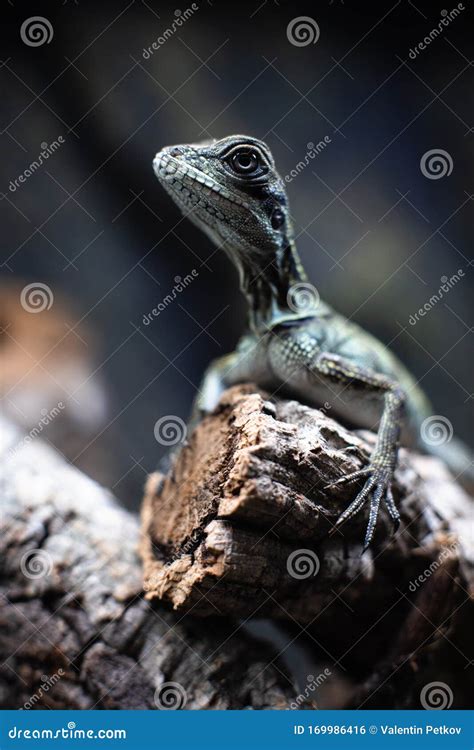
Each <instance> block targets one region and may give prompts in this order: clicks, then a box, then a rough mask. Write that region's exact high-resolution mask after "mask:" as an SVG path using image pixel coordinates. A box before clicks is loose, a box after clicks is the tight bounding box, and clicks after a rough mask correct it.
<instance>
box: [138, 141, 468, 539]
mask: <svg viewBox="0 0 474 750" xmlns="http://www.w3.org/2000/svg"><path fill="white" fill-rule="evenodd" d="M153 164H154V170H155V174H156V176H157V177H158V179H159V181H160V183H161V184H162V185H163V187H164V188H165V189H166V190H167V191H168V193H169V194H170V195H171V196H172V197H173V199H174V200H175V202H176V203H177V204H178V206H179V207H180V208H181V209H182V211H183V212H184V213H185V214H186V215H187V216H188V217H189V218H190V219H191V220H192V221H193V222H194V223H195V224H197V226H199V228H200V229H202V230H203V231H204V232H206V234H208V235H209V236H210V237H211V238H212V239H213V241H214V242H215V243H216V244H217V245H218V246H219V247H222V249H223V250H224V251H225V252H226V253H227V254H228V256H229V257H230V259H231V260H232V261H233V263H234V264H235V265H236V267H237V269H238V272H239V276H240V283H241V289H242V291H243V293H244V295H245V296H246V298H247V301H248V308H249V326H248V331H247V332H246V333H245V335H244V336H243V337H242V339H241V340H240V342H239V344H238V346H237V348H236V350H235V352H233V353H231V354H229V355H226V356H225V357H221V358H220V359H218V360H216V361H215V362H213V363H211V365H210V367H209V368H208V369H207V371H206V373H205V376H204V379H203V382H202V385H201V387H200V391H199V396H198V398H197V399H196V404H195V408H194V412H193V421H196V420H197V419H199V418H200V416H201V415H202V414H203V413H207V412H210V411H212V409H213V408H214V407H215V406H216V404H217V402H218V400H219V397H220V395H221V393H222V391H223V390H224V389H225V388H227V387H228V386H230V385H234V384H237V383H242V382H254V383H256V384H257V385H258V386H260V387H262V388H264V389H267V390H269V391H271V392H272V393H275V392H278V393H279V394H281V395H289V396H290V397H295V398H298V399H299V400H301V401H303V402H306V403H308V404H310V405H314V406H321V405H322V404H323V403H329V404H330V406H331V408H332V409H333V410H334V413H335V414H337V415H339V416H340V417H341V418H343V419H344V420H346V421H347V422H349V423H350V424H351V425H353V426H357V427H367V428H370V429H376V430H377V441H376V445H375V448H374V450H373V453H372V456H371V459H370V463H369V464H368V466H367V467H365V468H364V469H361V470H360V471H358V472H355V473H353V474H351V475H348V476H345V477H342V478H341V479H340V480H339V481H340V482H342V481H346V482H353V481H356V480H362V479H363V480H364V484H363V486H362V489H361V490H360V491H359V492H358V494H357V495H356V497H355V499H354V500H353V502H352V503H351V504H350V505H349V507H348V508H347V509H346V510H345V511H344V512H343V513H342V514H341V516H340V517H339V518H338V520H337V525H339V524H341V523H343V522H344V521H346V520H347V519H348V518H350V517H352V516H353V515H355V514H356V513H357V512H359V511H360V510H361V509H362V508H363V506H364V505H365V504H366V503H367V502H368V503H369V507H370V511H369V521H368V526H367V532H366V536H365V542H364V548H367V547H368V546H369V544H370V542H371V540H372V536H373V533H374V529H375V524H376V520H377V514H378V511H379V507H380V504H381V503H382V502H383V503H384V504H385V507H386V509H387V511H388V513H389V515H390V517H391V519H392V521H393V524H394V526H395V527H396V526H398V523H399V520H400V517H399V513H398V510H397V508H396V505H395V502H394V500H393V495H392V490H391V482H392V478H393V472H394V470H395V467H396V463H397V451H398V445H399V442H400V438H402V440H403V442H404V443H405V444H407V445H417V446H419V447H421V448H422V449H424V450H426V451H428V452H435V446H433V445H429V444H428V445H427V444H426V443H423V435H422V434H420V428H421V425H422V423H423V421H424V420H425V419H426V418H427V417H428V416H429V415H430V414H431V408H430V405H429V402H428V400H427V399H426V397H425V395H424V394H423V392H422V391H421V389H420V388H419V387H418V386H417V384H416V382H415V380H414V378H413V377H412V376H411V375H410V373H409V372H408V371H407V370H406V369H405V367H404V366H403V365H402V363H401V362H400V361H399V360H398V359H397V358H396V357H395V355H394V354H392V353H391V352H390V351H389V350H388V349H387V348H386V347H385V346H384V345H383V344H382V343H380V342H379V341H378V340H377V339H376V338H374V337H373V336H371V335H370V334H368V333H366V332H365V331H363V330H362V329H361V328H360V327H359V326H357V325H356V324H355V323H353V322H351V321H349V320H347V319H346V318H344V316H342V315H340V314H339V313H337V312H335V311H334V310H333V309H332V308H330V307H329V305H327V304H326V303H324V302H322V301H321V300H320V299H319V296H318V295H317V293H316V290H315V288H314V287H312V286H311V285H310V284H309V283H308V281H307V277H306V274H305V271H304V269H303V267H302V264H301V262H300V259H299V257H298V254H297V251H296V247H295V243H294V239H293V230H292V226H291V218H290V213H289V207H288V199H287V196H286V191H285V186H284V183H283V181H282V179H281V178H280V176H279V175H278V173H277V171H276V169H275V164H274V161H273V157H272V154H271V152H270V150H269V148H268V146H266V145H265V144H264V143H263V142H262V141H259V140H257V139H256V138H252V137H249V136H243V135H235V136H230V137H228V138H223V139H222V140H219V141H207V142H203V143H198V144H189V145H181V146H172V147H167V148H164V149H163V150H162V151H160V152H159V153H158V154H157V155H156V157H155V159H154V162H153ZM448 448H449V446H448ZM437 452H439V451H437ZM445 454H446V455H445V456H444V457H445V458H446V459H447V462H448V463H450V464H451V466H453V467H454V469H455V470H456V471H457V472H460V471H463V470H465V469H466V466H467V465H468V463H469V457H468V452H467V449H464V448H463V447H460V446H459V445H458V446H456V449H453V447H452V446H451V450H446V451H445Z"/></svg>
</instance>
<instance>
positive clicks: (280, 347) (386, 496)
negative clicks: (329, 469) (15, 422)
mask: <svg viewBox="0 0 474 750" xmlns="http://www.w3.org/2000/svg"><path fill="white" fill-rule="evenodd" d="M269 354H270V362H271V365H272V368H273V369H274V371H275V372H276V373H277V374H278V375H279V376H280V377H282V378H283V379H284V380H285V381H286V382H287V383H288V385H290V386H291V383H292V380H293V378H295V376H296V377H297V378H298V381H299V382H300V383H301V376H302V372H301V370H303V373H304V377H305V379H306V382H307V389H308V395H310V392H311V386H312V385H313V384H314V386H315V387H318V386H319V387H320V385H321V381H323V382H326V384H327V385H328V386H329V387H331V385H336V384H341V383H342V384H344V385H347V386H351V387H354V386H356V387H357V388H358V389H360V391H361V398H363V397H364V391H365V392H367V393H368V392H372V393H374V392H375V393H380V395H381V396H382V397H383V412H382V417H381V420H380V424H379V428H378V433H377V442H376V445H375V448H374V450H373V452H372V456H371V460H370V463H369V465H368V466H367V467H366V468H364V469H361V470H359V471H356V472H353V473H352V474H349V475H347V476H345V477H343V478H342V479H340V480H338V482H336V483H342V482H353V481H355V480H356V479H359V478H363V477H366V482H365V484H364V486H363V488H362V489H361V490H360V492H359V493H358V495H357V497H356V498H355V499H354V500H353V502H352V503H351V504H350V505H349V507H348V508H347V509H346V510H345V511H344V512H343V513H342V514H341V515H340V516H339V518H338V519H337V521H336V526H339V525H340V524H342V523H344V521H346V520H347V519H349V518H352V517H353V516H354V515H355V514H356V513H358V512H359V511H360V510H361V509H362V508H363V506H364V505H365V504H366V502H368V501H370V512H369V521H368V525H367V531H366V535H365V540H364V550H365V549H367V547H368V546H369V545H370V542H371V541H372V537H373V534H374V530H375V525H376V521H377V516H378V512H379V507H380V503H381V502H382V501H384V502H385V505H386V508H387V511H388V513H389V515H390V517H391V519H392V521H393V523H394V526H395V527H397V526H398V524H399V522H400V516H399V513H398V510H397V508H396V505H395V502H394V500H393V495H392V489H391V483H392V478H393V472H394V470H395V467H396V463H397V453H398V443H399V436H400V426H401V420H402V416H403V406H404V401H405V396H404V393H403V390H402V389H401V387H400V386H399V385H398V383H396V382H395V381H394V380H391V379H390V378H388V377H386V376H385V375H382V374H380V373H378V372H375V371H374V370H371V369H370V368H365V367H362V366H361V365H358V364H356V363H354V362H352V361H350V360H347V359H344V358H343V357H340V356H339V355H337V354H330V353H328V352H321V351H320V349H319V346H318V343H317V341H316V340H315V339H314V338H312V337H311V336H309V335H307V334H304V335H303V336H299V337H296V338H293V337H291V339H289V338H286V337H284V338H283V337H277V338H276V340H274V342H272V344H271V346H270V349H269ZM335 397H336V398H337V397H339V396H338V394H337V395H336V394H335ZM336 483H335V484H336Z"/></svg>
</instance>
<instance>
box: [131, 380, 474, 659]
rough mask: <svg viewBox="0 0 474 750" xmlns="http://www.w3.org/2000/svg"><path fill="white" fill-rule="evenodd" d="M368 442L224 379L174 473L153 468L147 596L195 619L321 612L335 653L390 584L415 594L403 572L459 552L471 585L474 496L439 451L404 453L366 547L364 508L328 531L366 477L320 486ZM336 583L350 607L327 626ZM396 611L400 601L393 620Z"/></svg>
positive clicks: (385, 597) (305, 617)
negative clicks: (394, 519)
mask: <svg viewBox="0 0 474 750" xmlns="http://www.w3.org/2000/svg"><path fill="white" fill-rule="evenodd" d="M373 443H374V435H373V434H371V433H369V432H363V433H357V434H356V433H354V432H351V431H349V430H347V429H345V428H344V427H342V426H341V425H340V424H339V423H338V422H336V421H334V419H332V418H331V416H330V414H325V413H324V412H323V411H320V410H316V409H311V408H309V407H307V406H304V405H302V404H300V403H298V402H296V401H282V400H279V401H272V400H270V399H269V398H268V397H267V396H265V394H263V393H261V392H258V391H257V389H256V388H255V387H252V386H251V385H246V386H238V387H234V388H232V389H229V390H228V391H227V392H226V393H225V394H224V395H223V396H222V398H221V401H220V405H219V407H218V408H217V409H216V411H215V413H214V414H212V415H210V416H208V417H206V418H205V419H204V420H203V421H202V422H201V423H200V424H199V425H198V427H197V428H196V429H195V431H194V433H193V434H192V435H191V436H190V439H189V442H188V443H187V444H186V445H185V446H184V447H183V448H182V449H181V451H180V452H179V453H178V454H177V456H176V458H175V460H174V464H173V467H172V470H171V471H170V472H169V474H168V475H167V476H163V475H159V474H153V475H151V477H150V478H149V481H148V484H147V487H146V493H145V499H144V503H143V510H142V521H143V524H142V529H143V534H142V544H141V554H142V557H143V560H144V571H145V573H144V588H145V590H146V591H147V597H148V598H149V599H161V600H162V601H164V602H167V603H169V604H170V606H172V607H173V608H174V609H176V610H178V611H180V612H186V611H191V610H192V612H193V613H194V614H200V615H203V616H204V615H209V614H213V613H215V612H216V611H218V612H219V613H221V614H223V615H225V614H227V615H229V614H230V615H232V616H233V617H238V616H240V617H249V616H257V615H258V616H259V617H272V618H279V619H284V620H289V621H296V622H298V623H300V624H303V625H307V624H308V623H312V622H313V621H314V620H315V619H317V626H318V632H319V633H321V634H325V635H326V636H329V640H330V641H331V645H332V648H334V647H335V646H336V645H337V646H339V647H340V648H339V651H342V650H344V648H346V647H348V645H350V642H351V641H353V640H355V639H356V638H357V637H358V633H359V632H360V633H361V634H362V633H364V632H365V630H366V629H367V627H368V623H370V622H372V621H373V616H374V614H376V613H380V612H382V611H384V609H386V608H388V607H390V606H391V604H392V602H393V601H394V600H395V598H396V596H399V595H398V594H397V593H396V590H397V588H399V589H400V590H403V591H406V593H407V594H408V597H409V598H411V599H413V595H414V594H415V593H416V591H417V590H418V586H417V585H414V589H413V590H412V591H410V589H409V587H410V583H411V582H412V581H416V580H417V577H418V576H419V575H422V574H423V571H424V570H425V569H426V568H427V567H428V566H430V565H431V564H433V563H434V564H436V560H437V559H438V558H439V557H440V556H441V558H443V557H444V556H446V555H448V556H451V557H454V558H455V559H456V561H457V563H456V564H457V566H458V568H459V574H460V576H461V578H462V580H463V585H464V586H465V587H466V588H467V589H469V590H470V591H471V592H472V585H473V574H472V570H473V569H472V563H473V560H474V552H473V540H472V535H470V533H469V521H470V520H472V502H471V500H470V498H469V497H468V496H467V495H466V493H465V492H464V491H463V489H462V488H461V487H460V486H458V485H457V484H456V483H455V482H454V481H453V479H452V477H451V476H450V474H449V472H448V470H447V469H446V468H445V467H444V465H443V464H442V463H441V462H440V461H439V460H437V459H434V458H430V457H427V456H421V455H415V454H409V453H408V452H407V451H406V450H404V449H401V450H400V455H399V465H398V468H397V471H396V474H395V484H394V494H395V499H396V501H397V503H398V505H399V508H400V511H401V515H402V524H401V528H400V530H399V531H398V532H397V533H396V534H395V536H392V527H391V523H390V520H389V518H388V515H387V514H386V512H385V511H384V510H382V511H381V513H380V516H379V521H378V524H377V530H376V533H375V537H374V542H373V544H372V546H371V549H370V550H369V551H367V552H366V553H365V554H364V555H361V553H362V541H363V538H364V531H365V526H366V523H367V512H366V511H364V512H362V513H360V514H359V516H357V517H356V518H354V519H353V520H352V521H350V522H347V523H346V524H345V525H344V528H343V529H340V530H339V531H336V533H333V535H332V536H330V535H329V534H328V532H330V531H331V529H333V527H334V522H335V520H336V518H337V517H338V515H339V514H340V513H341V511H342V510H343V509H344V508H345V507H347V505H348V504H349V502H350V501H351V499H352V498H353V497H354V495H355V493H356V492H357V489H358V488H359V487H360V486H361V484H360V483H358V484H356V483H354V484H352V485H351V484H342V485H338V486H335V487H332V488H329V489H328V488H327V485H328V484H330V483H331V482H333V481H334V480H336V479H338V478H340V477H342V476H344V475H345V474H347V473H349V472H352V471H354V470H357V469H359V468H361V467H362V466H364V465H365V464H366V463H367V461H368V457H369V455H370V451H371V449H372V447H373ZM362 481H363V480H362ZM354 581H356V584H354ZM412 588H413V587H412ZM343 592H344V605H347V606H346V607H344V606H343V605H342V604H341V603H340V607H339V609H340V612H339V611H338V613H337V617H339V618H340V620H339V621H340V624H341V627H340V628H339V627H338V628H335V627H334V618H335V614H336V610H335V607H334V606H333V605H334V602H335V599H337V597H338V596H339V595H340V594H342V593H343ZM351 609H352V611H354V609H358V610H359V611H360V616H359V617H358V618H354V617H351ZM404 615H405V610H404V608H403V606H398V607H397V608H395V610H394V612H393V615H392V616H391V617H390V618H389V619H388V623H389V629H390V628H391V629H392V630H393V626H394V623H397V622H398V621H399V620H400V618H403V616H404ZM382 635H383V637H385V636H386V633H383V634H382ZM375 637H377V638H380V637H381V635H380V633H378V631H377V630H376V631H375V632H374V638H375ZM373 645H374V643H371V642H370V641H368V643H367V647H371V646H373Z"/></svg>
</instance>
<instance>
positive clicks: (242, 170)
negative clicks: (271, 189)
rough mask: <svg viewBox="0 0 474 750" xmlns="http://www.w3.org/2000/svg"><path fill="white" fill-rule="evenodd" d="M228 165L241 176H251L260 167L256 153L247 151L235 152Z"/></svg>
mask: <svg viewBox="0 0 474 750" xmlns="http://www.w3.org/2000/svg"><path fill="white" fill-rule="evenodd" d="M230 163H231V166H232V169H233V170H234V172H237V174H241V175H251V174H253V173H254V172H256V171H257V170H258V169H259V167H260V166H261V162H260V157H259V155H258V154H257V152H256V151H250V150H247V149H241V150H240V151H236V152H235V153H234V154H233V156H232V157H231V160H230Z"/></svg>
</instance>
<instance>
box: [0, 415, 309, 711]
mask: <svg viewBox="0 0 474 750" xmlns="http://www.w3.org/2000/svg"><path fill="white" fill-rule="evenodd" d="M0 427H1V432H0V435H1V440H0V465H1V467H2V482H1V487H0V492H1V515H0V519H1V520H0V560H1V573H0V595H1V609H0V634H1V637H0V658H1V662H2V664H1V667H0V706H1V707H2V708H22V707H23V708H25V709H29V708H45V707H47V708H56V709H59V708H81V709H90V708H104V709H105V708H107V709H156V708H160V709H167V708H180V707H181V708H184V707H186V708H190V709H206V708H211V709H238V708H247V707H248V708H254V709H258V708H273V709H285V708H287V707H288V706H289V705H290V703H291V701H292V700H293V699H294V696H295V688H294V686H293V683H292V680H291V679H290V678H289V677H288V676H286V675H285V674H284V671H282V670H281V669H280V668H277V667H276V666H274V664H273V663H272V662H273V660H274V658H275V654H274V652H273V651H272V650H271V649H269V648H268V647H267V646H266V645H265V644H262V643H260V642H259V641H258V640H256V639H253V638H251V637H246V636H245V635H243V634H242V631H241V630H238V629H237V628H236V626H235V623H233V622H231V621H230V620H229V619H226V618H216V617H213V618H208V619H207V620H206V621H205V622H204V621H203V620H199V619H196V618H193V617H192V616H191V615H186V616H183V615H179V616H177V615H174V614H172V613H170V612H168V611H166V610H165V609H164V608H163V607H162V606H160V605H157V604H149V603H147V602H146V601H145V600H144V599H143V596H142V587H141V583H142V575H141V569H140V563H139V559H138V557H137V554H136V548H137V544H138V538H139V529H138V522H137V519H136V518H135V517H133V516H132V515H130V514H129V513H127V512H125V511H124V510H122V509H120V508H119V507H118V506H117V504H116V502H115V500H114V498H113V497H112V496H111V495H110V494H109V493H108V492H107V491H106V490H104V489H103V488H101V487H100V486H99V485H97V484H96V483H95V482H93V481H92V480H90V479H89V478H87V477H86V476H84V475H83V474H81V473H80V472H79V471H78V470H77V469H75V468H73V467H72V466H70V465H68V464H67V463H66V461H65V460H64V458H63V457H62V456H60V455H59V454H57V453H55V452H54V451H53V450H52V449H50V448H49V447H46V446H45V445H44V444H42V443H41V441H40V440H37V439H34V440H31V439H29V440H28V439H26V440H25V438H23V436H22V435H21V433H19V431H18V430H17V429H16V428H15V427H13V426H12V425H11V424H9V423H8V422H6V421H3V420H2V421H1V424H0ZM307 705H308V704H307V703H306V704H305V706H306V707H307ZM305 706H302V707H305Z"/></svg>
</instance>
